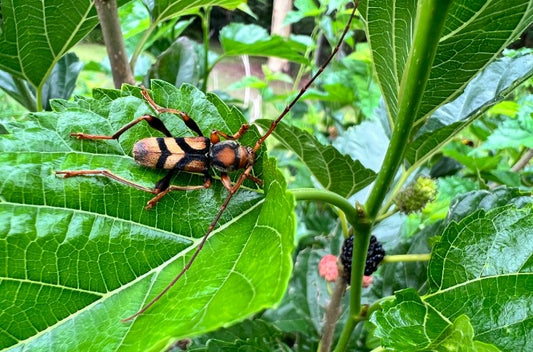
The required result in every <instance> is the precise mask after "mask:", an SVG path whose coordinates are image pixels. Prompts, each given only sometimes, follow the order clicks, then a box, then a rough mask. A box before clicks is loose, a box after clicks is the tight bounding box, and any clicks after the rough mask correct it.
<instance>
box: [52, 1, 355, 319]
mask: <svg viewBox="0 0 533 352" xmlns="http://www.w3.org/2000/svg"><path fill="white" fill-rule="evenodd" d="M358 3H359V1H358V0H356V1H355V3H354V7H353V10H352V13H351V15H350V19H349V20H348V23H347V24H346V26H345V27H344V30H343V32H342V34H341V37H340V39H339V42H338V43H337V45H336V46H335V48H334V49H333V51H332V52H331V54H330V56H329V57H328V58H327V60H326V61H325V62H324V63H323V64H322V66H320V68H319V69H318V71H317V72H316V73H315V74H314V75H313V76H312V77H311V79H310V80H309V81H308V82H307V84H306V85H305V86H304V87H303V88H301V89H300V91H299V92H298V94H297V95H296V97H295V98H294V99H293V100H292V101H291V102H290V103H289V104H288V105H287V106H286V107H285V109H284V110H283V112H282V113H281V114H280V115H279V116H278V117H277V118H276V119H275V120H274V121H272V123H271V125H270V128H269V129H268V131H267V132H266V133H265V134H264V135H263V136H261V137H260V138H259V139H258V140H257V142H256V143H255V145H254V146H253V147H249V146H242V145H240V144H239V143H238V142H237V140H238V139H239V138H240V137H241V136H242V135H243V134H244V133H245V132H246V131H247V130H248V128H249V125H247V124H244V125H242V126H241V128H240V129H239V130H238V131H237V133H235V134H233V135H229V134H226V133H224V132H221V131H218V130H214V131H212V132H211V135H210V137H209V138H207V137H205V136H204V135H203V134H202V131H201V130H200V128H199V127H198V125H197V124H196V122H195V121H194V120H193V119H192V118H191V117H190V116H189V115H187V114H186V113H184V112H182V111H179V110H176V109H170V108H163V107H160V106H158V105H157V104H156V103H155V102H154V100H153V99H152V98H151V97H150V95H149V94H148V91H147V90H146V89H145V88H144V87H143V88H142V95H143V97H144V98H145V99H146V101H147V102H148V103H149V105H150V106H152V108H153V109H154V110H155V111H156V112H157V113H165V112H166V113H172V114H176V115H178V116H179V117H180V118H181V119H182V120H183V122H184V123H185V125H186V126H187V127H188V128H189V129H191V130H193V131H194V132H196V133H197V134H198V137H179V138H175V137H172V134H171V133H170V132H169V131H168V129H167V128H166V127H165V125H164V124H163V121H161V120H160V119H158V118H157V117H155V116H152V115H143V116H141V117H138V118H136V119H135V120H133V121H131V122H130V123H128V124H126V125H125V126H123V127H122V128H121V129H119V130H118V131H117V132H115V133H114V134H113V135H111V136H103V135H90V134H85V133H81V132H79V133H71V137H76V138H78V139H89V140H96V139H118V138H119V137H120V136H121V135H122V134H123V133H124V132H126V131H127V130H128V129H130V128H131V127H133V126H134V125H136V124H138V123H139V122H141V121H146V122H147V123H148V124H149V125H150V127H152V128H154V129H156V130H158V131H160V132H161V133H163V134H164V135H165V136H166V137H150V138H144V139H142V140H140V141H138V142H137V143H135V145H134V146H133V157H134V159H135V161H136V162H137V163H138V164H140V165H141V166H145V167H150V168H155V169H165V170H168V173H167V175H166V176H164V177H163V178H162V179H161V180H159V181H158V182H157V183H156V185H155V187H154V188H148V187H144V186H142V185H140V184H137V183H135V182H132V181H129V180H126V179H124V178H122V177H120V176H117V175H115V174H113V173H112V172H110V171H108V170H78V171H56V174H58V175H63V176H64V177H65V178H67V177H74V176H86V175H99V176H105V177H108V178H111V179H113V180H115V181H118V182H120V183H123V184H125V185H128V186H131V187H134V188H137V189H139V190H142V191H145V192H149V193H152V194H154V195H155V196H154V197H153V198H152V199H151V200H150V201H148V203H147V205H146V208H147V209H150V208H152V207H153V206H154V205H155V204H156V203H157V202H158V201H159V200H160V199H161V198H163V197H164V196H165V195H166V194H168V193H169V192H171V191H177V190H182V191H185V190H197V189H205V188H209V187H210V186H211V182H212V179H211V175H210V173H209V170H210V168H213V169H216V170H218V171H220V173H221V176H220V180H221V182H222V184H223V185H224V187H225V188H226V189H227V190H228V192H229V193H228V195H227V197H226V199H225V200H224V202H223V203H222V206H221V207H220V209H219V211H218V213H217V215H216V216H215V218H214V220H213V221H212V222H211V224H210V225H209V228H208V229H207V231H206V233H205V235H204V236H203V238H202V240H201V241H200V243H199V245H198V247H197V248H196V250H195V252H194V253H193V255H192V257H191V259H190V260H189V262H188V263H187V264H186V265H185V266H184V267H183V269H182V270H181V272H180V273H179V274H178V275H177V276H176V277H175V278H174V279H173V280H172V281H171V282H170V283H169V284H168V285H167V286H166V287H165V288H164V289H163V290H162V291H161V292H160V293H159V294H158V295H157V296H156V297H155V298H154V299H152V300H151V301H150V302H148V303H147V304H146V305H145V306H144V307H143V308H142V309H141V310H139V311H138V312H137V313H135V314H133V315H132V316H130V317H128V318H125V319H123V320H122V321H123V322H127V321H129V320H132V319H133V318H135V317H137V316H139V315H140V314H142V313H144V312H145V311H146V310H147V309H148V308H150V307H151V306H152V305H153V304H154V303H156V302H157V301H158V300H159V299H160V298H161V297H162V296H163V295H164V294H165V293H166V292H167V291H168V290H170V288H171V287H172V286H174V284H175V283H176V282H177V281H178V280H179V279H180V277H181V276H183V274H185V272H186V271H187V270H188V269H189V268H190V267H191V265H192V263H193V262H194V260H195V259H196V257H197V256H198V254H199V253H200V251H201V250H202V248H203V246H204V244H205V242H206V241H207V238H208V237H209V235H210V234H211V232H212V231H213V229H214V227H215V226H216V224H217V223H218V221H219V220H220V217H221V216H222V214H223V213H224V211H225V209H226V207H227V206H228V203H229V202H230V200H231V199H232V198H233V195H234V194H235V193H236V192H237V191H238V190H239V188H240V187H241V185H242V183H243V182H244V180H245V179H250V180H252V181H254V182H255V183H257V184H258V185H262V180H260V179H258V178H256V177H255V176H253V175H251V172H252V168H253V166H254V163H255V158H256V152H257V151H258V150H259V148H260V147H261V145H262V144H263V143H264V141H265V140H266V139H267V138H268V137H269V136H270V135H271V134H272V132H273V131H274V129H275V128H276V126H277V125H278V123H279V122H280V121H281V120H282V119H283V118H284V117H285V115H287V113H288V112H289V111H290V110H291V108H292V107H293V106H294V104H296V102H297V101H298V100H299V99H300V98H301V97H302V95H303V94H304V93H305V91H306V90H307V89H308V88H309V86H310V85H311V84H312V83H313V82H314V81H315V80H316V78H317V77H318V76H319V75H320V74H321V73H322V71H324V69H325V68H326V66H327V65H328V64H329V63H330V61H331V60H332V59H333V57H334V56H335V54H336V53H337V52H338V51H339V48H340V45H341V44H342V42H343V40H344V37H345V36H346V33H347V32H348V30H349V28H350V24H351V22H352V19H353V17H354V15H355V10H356V9H357V5H358ZM221 137H222V138H224V139H225V141H221V140H220V138H221ZM239 169H244V172H243V173H242V174H241V176H240V177H239V178H238V179H237V181H236V182H235V184H233V185H232V184H231V180H230V178H229V176H228V173H229V172H233V171H236V170H239ZM177 171H185V172H189V173H200V174H203V175H204V184H203V185H200V186H175V185H171V184H170V180H171V179H172V177H173V176H174V174H175V173H176V172H177Z"/></svg>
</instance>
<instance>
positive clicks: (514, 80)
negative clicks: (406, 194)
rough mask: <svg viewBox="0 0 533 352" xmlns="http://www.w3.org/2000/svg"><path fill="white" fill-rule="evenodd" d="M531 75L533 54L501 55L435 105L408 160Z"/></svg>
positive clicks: (440, 141) (419, 156)
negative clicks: (456, 94) (449, 98)
mask: <svg viewBox="0 0 533 352" xmlns="http://www.w3.org/2000/svg"><path fill="white" fill-rule="evenodd" d="M532 75H533V54H526V55H518V56H515V57H504V58H501V59H499V60H497V61H495V62H494V63H492V64H490V65H489V66H488V67H487V68H486V69H485V70H484V71H483V72H482V73H481V74H480V75H478V76H477V77H476V78H474V79H473V80H472V82H470V83H469V84H468V86H467V87H466V88H465V91H464V93H463V94H461V96H459V97H458V98H457V99H455V100H454V101H453V102H451V103H448V104H446V105H444V106H442V107H441V108H439V109H438V110H437V111H435V113H433V114H432V115H431V117H430V118H429V119H428V121H427V123H426V124H425V125H424V126H423V127H422V128H421V129H420V130H419V131H418V133H417V135H416V136H415V139H414V141H413V142H412V143H411V144H410V145H409V147H408V149H407V151H406V158H407V160H408V161H409V162H410V163H416V162H417V161H419V160H421V159H423V158H426V157H427V156H429V155H432V154H433V153H434V152H435V151H436V150H438V149H439V148H441V147H442V146H443V145H444V144H446V143H447V142H448V141H449V139H450V138H451V137H452V136H454V135H455V134H456V133H457V132H458V131H460V130H461V129H463V128H464V127H465V126H466V125H468V124H469V123H471V122H472V121H473V120H474V119H475V118H477V117H479V116H480V115H481V114H482V113H483V112H485V111H486V110H487V109H488V108H490V107H491V106H492V105H494V104H495V103H497V102H499V101H501V100H503V99H504V98H505V97H506V96H507V95H508V94H509V92H510V91H511V90H513V89H514V88H515V87H516V86H517V85H519V84H520V83H522V82H524V81H525V80H526V79H528V78H529V77H531V76H532Z"/></svg>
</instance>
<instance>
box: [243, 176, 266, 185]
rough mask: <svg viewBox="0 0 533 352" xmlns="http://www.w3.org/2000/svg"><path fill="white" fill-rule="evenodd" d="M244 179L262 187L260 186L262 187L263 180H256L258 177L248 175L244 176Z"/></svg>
mask: <svg viewBox="0 0 533 352" xmlns="http://www.w3.org/2000/svg"><path fill="white" fill-rule="evenodd" d="M246 178H247V179H249V180H252V181H254V182H255V183H257V184H258V185H259V186H262V185H263V180H261V179H260V178H258V177H255V176H253V175H250V174H246Z"/></svg>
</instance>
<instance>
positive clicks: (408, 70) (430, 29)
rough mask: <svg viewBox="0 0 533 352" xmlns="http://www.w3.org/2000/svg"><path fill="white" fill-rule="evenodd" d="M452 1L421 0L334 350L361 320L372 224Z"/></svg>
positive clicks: (358, 240)
mask: <svg viewBox="0 0 533 352" xmlns="http://www.w3.org/2000/svg"><path fill="white" fill-rule="evenodd" d="M451 3H452V1H451V0H421V1H419V3H418V11H417V17H416V20H415V32H414V38H413V44H412V46H411V49H410V52H409V56H408V58H407V63H406V67H405V70H404V72H403V76H402V80H401V83H400V94H399V97H398V98H399V99H398V102H399V106H398V108H399V109H398V116H397V117H396V126H395V128H394V131H393V133H392V136H391V140H390V144H389V147H388V149H387V153H386V155H385V159H384V161H383V166H382V168H381V170H380V172H379V173H378V176H377V178H376V181H375V183H374V187H373V188H372V191H371V193H370V195H369V197H368V201H367V202H366V204H365V206H364V207H363V208H362V212H363V214H362V218H360V220H359V223H360V226H359V227H358V228H355V229H354V230H355V237H354V247H353V257H352V275H351V282H352V288H351V292H350V317H351V319H348V322H347V324H346V325H345V326H344V329H343V331H342V334H341V337H340V339H339V342H338V344H337V346H336V349H335V351H343V350H344V349H345V347H346V346H347V344H348V341H349V339H350V335H351V333H352V331H353V329H354V328H355V325H356V324H357V322H358V321H359V319H360V313H361V291H362V286H361V285H362V281H363V274H364V264H365V261H366V253H367V250H368V245H369V242H370V234H371V229H372V226H373V224H374V222H375V220H376V216H377V214H378V212H379V210H380V208H381V205H382V203H383V200H384V199H385V196H386V194H387V192H388V190H389V189H390V187H391V185H392V182H393V180H394V176H395V175H396V173H397V172H398V169H399V167H400V165H401V162H402V161H403V156H404V154H405V150H406V149H407V146H408V144H409V143H408V141H409V140H410V136H411V129H412V127H413V123H414V121H415V119H416V117H417V113H418V109H419V107H420V103H421V101H422V96H423V92H424V89H425V87H426V83H427V81H428V78H429V75H430V72H431V67H432V64H433V60H434V58H435V54H436V52H437V46H438V43H439V39H440V33H441V32H442V29H443V26H444V21H445V19H446V14H447V12H448V9H449V7H450V5H451Z"/></svg>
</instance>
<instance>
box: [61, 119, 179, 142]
mask: <svg viewBox="0 0 533 352" xmlns="http://www.w3.org/2000/svg"><path fill="white" fill-rule="evenodd" d="M141 121H146V122H148V124H149V125H150V127H152V128H153V129H156V130H158V131H160V132H162V133H163V134H164V135H165V136H167V137H172V135H171V134H170V132H169V131H168V129H167V128H166V127H165V125H164V124H163V121H161V120H160V119H158V118H157V117H155V116H152V115H143V116H141V117H138V118H136V119H135V120H133V121H131V122H130V123H128V124H126V125H124V126H123V127H122V128H121V129H120V130H118V131H117V132H115V133H114V134H113V135H111V136H102V135H94V134H86V133H80V132H76V133H71V134H70V136H71V137H76V138H78V139H118V137H120V135H121V134H122V133H124V132H126V131H127V130H129V129H130V128H132V127H133V126H135V125H136V124H138V123H139V122H141Z"/></svg>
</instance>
